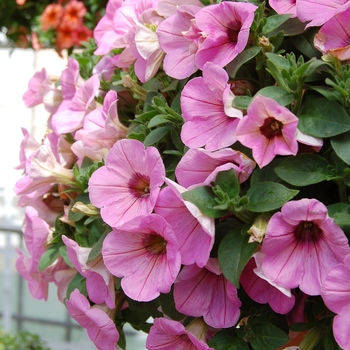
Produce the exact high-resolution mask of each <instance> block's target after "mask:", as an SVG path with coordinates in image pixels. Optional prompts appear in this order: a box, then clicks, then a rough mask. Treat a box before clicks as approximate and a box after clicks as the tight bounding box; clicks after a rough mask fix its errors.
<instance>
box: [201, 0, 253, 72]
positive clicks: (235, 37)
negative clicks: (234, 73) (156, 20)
mask: <svg viewBox="0 0 350 350" xmlns="http://www.w3.org/2000/svg"><path fill="white" fill-rule="evenodd" d="M256 9H257V7H256V6H255V5H253V4H250V3H242V2H229V1H223V2H221V3H220V4H215V5H212V6H206V7H204V8H203V9H201V10H200V11H198V13H196V16H195V19H196V24H197V26H198V28H199V29H200V31H201V32H203V33H205V40H204V41H203V42H202V43H201V45H200V46H199V48H198V51H197V53H196V65H197V66H198V67H199V69H203V67H204V65H205V63H206V62H213V63H216V64H217V65H219V66H220V67H224V66H226V65H227V64H228V63H229V62H231V61H232V60H233V59H234V58H235V57H236V56H237V55H238V54H239V53H240V52H242V51H243V50H244V49H245V47H246V46H247V43H248V39H249V30H250V26H251V24H252V23H253V20H254V12H255V10H256Z"/></svg>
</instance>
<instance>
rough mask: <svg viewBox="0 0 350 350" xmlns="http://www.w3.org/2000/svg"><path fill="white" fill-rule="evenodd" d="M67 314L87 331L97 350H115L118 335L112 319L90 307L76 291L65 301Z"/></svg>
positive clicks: (97, 309)
mask: <svg viewBox="0 0 350 350" xmlns="http://www.w3.org/2000/svg"><path fill="white" fill-rule="evenodd" d="M66 307H67V310H68V312H69V314H70V315H71V316H72V317H73V318H74V319H75V320H76V321H77V322H78V323H79V324H80V325H81V326H82V327H84V328H85V329H86V330H87V334H88V336H89V337H90V339H91V340H92V341H93V342H94V344H95V345H96V348H97V349H100V350H115V348H116V344H117V342H118V340H119V333H118V331H117V329H116V326H115V324H114V323H113V321H112V319H111V318H110V317H109V316H108V315H107V314H106V312H105V311H103V310H102V309H101V308H100V307H97V306H93V307H91V306H90V303H89V301H88V300H87V299H86V297H85V296H84V295H82V294H81V293H80V292H79V290H78V289H75V290H74V291H73V292H72V293H71V294H70V297H69V300H68V299H67V300H66Z"/></svg>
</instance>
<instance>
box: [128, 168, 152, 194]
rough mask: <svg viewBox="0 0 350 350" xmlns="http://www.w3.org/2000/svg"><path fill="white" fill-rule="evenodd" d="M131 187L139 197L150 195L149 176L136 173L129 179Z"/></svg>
mask: <svg viewBox="0 0 350 350" xmlns="http://www.w3.org/2000/svg"><path fill="white" fill-rule="evenodd" d="M129 188H130V189H131V190H132V191H133V192H134V194H136V195H137V196H139V197H145V196H148V195H149V193H150V189H149V178H148V177H147V176H144V175H141V174H139V173H137V174H134V176H133V178H132V179H131V180H130V181H129Z"/></svg>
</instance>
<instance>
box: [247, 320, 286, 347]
mask: <svg viewBox="0 0 350 350" xmlns="http://www.w3.org/2000/svg"><path fill="white" fill-rule="evenodd" d="M252 331H253V332H254V336H253V337H252V338H251V339H250V344H251V346H252V347H253V349H254V350H261V349H264V350H276V349H278V348H279V347H281V346H283V345H284V344H286V343H287V342H288V341H289V336H288V335H287V334H286V333H284V332H283V331H282V330H280V329H279V328H277V327H276V326H274V325H273V324H271V323H268V322H256V323H254V324H252Z"/></svg>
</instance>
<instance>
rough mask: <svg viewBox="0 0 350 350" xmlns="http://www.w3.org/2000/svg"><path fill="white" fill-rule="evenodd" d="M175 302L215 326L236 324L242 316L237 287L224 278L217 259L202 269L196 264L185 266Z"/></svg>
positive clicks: (176, 305) (226, 326)
mask: <svg viewBox="0 0 350 350" xmlns="http://www.w3.org/2000/svg"><path fill="white" fill-rule="evenodd" d="M174 301H175V307H176V309H177V310H178V311H180V312H181V313H183V314H185V315H189V316H194V317H200V316H203V318H204V321H205V322H206V323H207V324H208V325H209V326H212V327H214V328H228V327H233V326H234V325H235V324H236V323H237V321H238V319H239V316H240V310H239V308H240V307H241V302H240V300H239V299H238V297H237V289H236V287H235V286H234V285H233V284H231V283H230V282H228V281H227V280H226V279H225V277H224V275H223V274H222V272H221V269H220V266H219V263H218V261H217V259H214V258H210V259H209V261H208V263H207V264H206V265H205V267H203V268H200V267H198V266H197V265H195V264H194V265H189V266H185V267H183V268H182V270H181V272H180V273H179V276H178V277H177V279H176V281H175V285H174Z"/></svg>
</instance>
